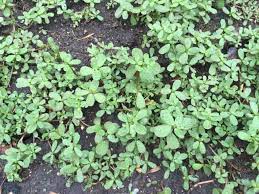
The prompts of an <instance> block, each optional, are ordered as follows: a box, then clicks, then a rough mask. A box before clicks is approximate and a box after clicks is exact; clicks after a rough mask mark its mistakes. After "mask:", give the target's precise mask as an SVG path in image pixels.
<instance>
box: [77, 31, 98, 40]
mask: <svg viewBox="0 0 259 194" xmlns="http://www.w3.org/2000/svg"><path fill="white" fill-rule="evenodd" d="M93 35H94V33H91V34H88V35H86V36H84V37H82V38H79V39H77V40H84V39H88V38H90V37H92V36H93Z"/></svg>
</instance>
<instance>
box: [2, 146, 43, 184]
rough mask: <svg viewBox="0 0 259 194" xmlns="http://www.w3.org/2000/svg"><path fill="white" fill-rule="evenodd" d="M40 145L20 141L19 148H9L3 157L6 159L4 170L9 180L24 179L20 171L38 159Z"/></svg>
mask: <svg viewBox="0 0 259 194" xmlns="http://www.w3.org/2000/svg"><path fill="white" fill-rule="evenodd" d="M40 150H41V149H40V147H38V146H36V144H34V143H33V144H23V143H18V144H17V148H9V149H7V150H6V152H5V155H2V156H1V159H3V160H6V161H7V164H6V165H5V168H4V172H5V173H6V175H7V179H8V180H9V181H22V179H21V178H20V175H19V172H20V170H21V169H23V168H28V167H29V165H30V164H31V163H32V162H33V160H35V159H36V154H37V153H38V152H39V151H40Z"/></svg>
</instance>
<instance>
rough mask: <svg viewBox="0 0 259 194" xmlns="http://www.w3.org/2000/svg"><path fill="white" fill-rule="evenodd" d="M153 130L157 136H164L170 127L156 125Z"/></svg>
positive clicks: (167, 133)
mask: <svg viewBox="0 0 259 194" xmlns="http://www.w3.org/2000/svg"><path fill="white" fill-rule="evenodd" d="M153 131H154V133H155V135H156V136H157V137H166V136H168V135H169V134H170V133H171V132H172V128H171V126H170V125H158V126H156V127H154V128H153Z"/></svg>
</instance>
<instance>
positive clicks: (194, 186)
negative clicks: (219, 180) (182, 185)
mask: <svg viewBox="0 0 259 194" xmlns="http://www.w3.org/2000/svg"><path fill="white" fill-rule="evenodd" d="M210 183H214V180H213V179H212V180H208V181H202V182H198V183H196V184H195V185H193V187H192V188H191V189H190V190H189V192H190V191H192V190H193V189H195V188H196V187H199V186H201V185H205V184H210Z"/></svg>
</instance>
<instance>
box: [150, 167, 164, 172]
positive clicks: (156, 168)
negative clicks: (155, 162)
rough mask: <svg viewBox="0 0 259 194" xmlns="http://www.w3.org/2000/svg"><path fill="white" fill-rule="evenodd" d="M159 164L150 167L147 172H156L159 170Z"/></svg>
mask: <svg viewBox="0 0 259 194" xmlns="http://www.w3.org/2000/svg"><path fill="white" fill-rule="evenodd" d="M160 169H161V168H160V166H156V167H155V168H152V169H150V170H149V171H148V173H155V172H158V171H159V170H160Z"/></svg>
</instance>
